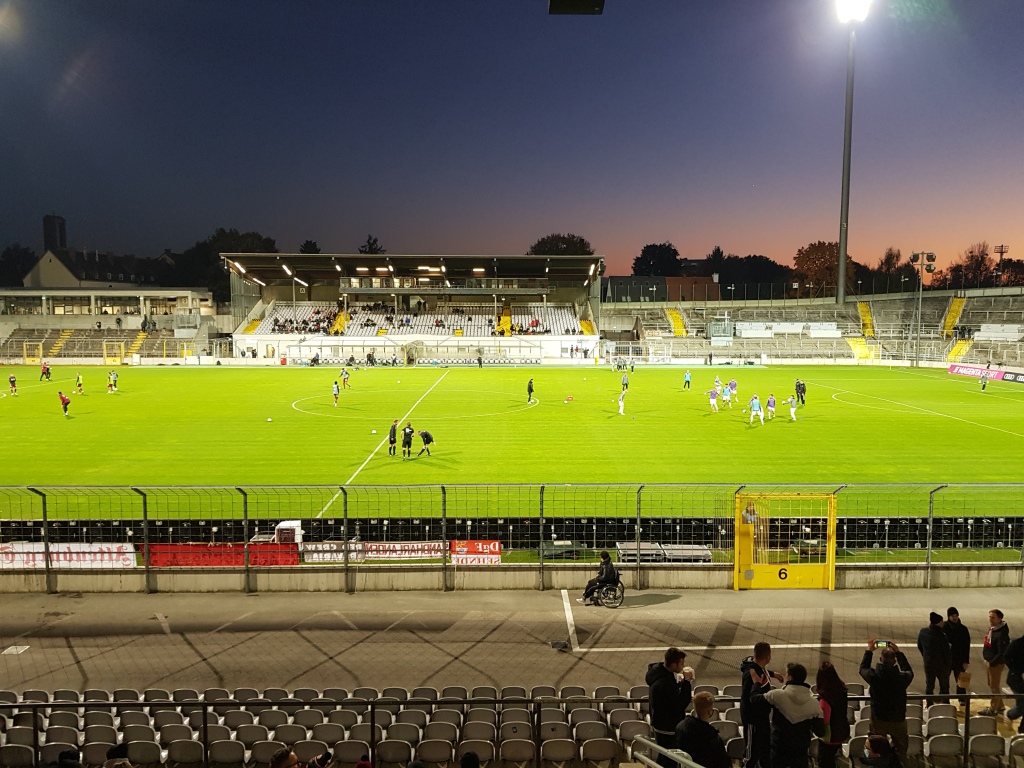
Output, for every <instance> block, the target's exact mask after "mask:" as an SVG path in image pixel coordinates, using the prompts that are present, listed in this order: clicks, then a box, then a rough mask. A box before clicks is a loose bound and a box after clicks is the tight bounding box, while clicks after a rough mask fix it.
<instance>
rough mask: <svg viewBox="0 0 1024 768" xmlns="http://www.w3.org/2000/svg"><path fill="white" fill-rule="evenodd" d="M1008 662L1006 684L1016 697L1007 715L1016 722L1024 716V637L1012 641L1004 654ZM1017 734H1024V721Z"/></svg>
mask: <svg viewBox="0 0 1024 768" xmlns="http://www.w3.org/2000/svg"><path fill="white" fill-rule="evenodd" d="M1003 659H1004V660H1005V661H1006V684H1007V685H1008V686H1010V690H1011V691H1013V692H1014V693H1015V694H1017V695H1016V696H1014V698H1013V706H1012V707H1010V711H1009V712H1007V713H1006V717H1007V719H1009V720H1011V721H1012V720H1016V719H1018V718H1020V717H1021V716H1022V715H1024V637H1018V638H1016V639H1014V640H1011V641H1010V642H1009V643H1008V644H1007V646H1006V650H1005V651H1004V652H1003ZM1017 733H1024V720H1021V723H1020V725H1019V726H1017Z"/></svg>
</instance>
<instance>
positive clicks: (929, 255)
mask: <svg viewBox="0 0 1024 768" xmlns="http://www.w3.org/2000/svg"><path fill="white" fill-rule="evenodd" d="M924 258H925V261H928V262H932V261H935V254H934V253H926V254H925V255H924Z"/></svg>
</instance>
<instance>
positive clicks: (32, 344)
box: [24, 341, 43, 365]
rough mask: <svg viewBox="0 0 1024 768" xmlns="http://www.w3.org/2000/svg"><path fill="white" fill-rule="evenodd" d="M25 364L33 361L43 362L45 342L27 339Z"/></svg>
mask: <svg viewBox="0 0 1024 768" xmlns="http://www.w3.org/2000/svg"><path fill="white" fill-rule="evenodd" d="M24 356H25V365H29V364H31V363H41V362H43V342H41V341H26V342H25V350H24Z"/></svg>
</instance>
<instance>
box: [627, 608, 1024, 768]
mask: <svg viewBox="0 0 1024 768" xmlns="http://www.w3.org/2000/svg"><path fill="white" fill-rule="evenodd" d="M917 648H918V651H919V653H920V654H921V660H922V663H923V669H924V672H925V688H926V695H927V696H932V698H931V699H929V701H928V704H929V705H931V704H949V699H948V698H947V697H946V696H945V695H947V694H949V691H950V678H951V676H952V677H953V680H954V684H955V686H956V692H957V694H958V695H959V696H961V697H963V696H966V688H967V686H968V685H969V684H970V671H969V669H970V649H971V635H970V631H969V630H968V629H967V627H965V626H964V625H963V623H962V622H961V621H960V615H959V611H957V609H956V608H955V607H951V608H949V609H948V610H947V611H946V616H945V617H943V616H942V615H940V614H938V613H931V614H930V615H929V620H928V626H926V627H924V628H922V629H921V631H920V633H919V635H918V639H917ZM876 653H877V654H878V657H877V661H876V658H875V654H876ZM685 661H686V653H685V652H684V651H682V650H680V649H678V648H669V649H668V650H667V651H666V652H665V655H664V659H663V660H662V661H661V662H656V663H653V664H650V665H649V666H648V668H647V673H646V682H647V685H648V687H649V691H650V693H649V696H650V722H651V730H652V731H653V734H654V740H655V741H656V742H657V744H658V745H659V746H660V747H663V748H665V749H679V750H682V751H684V752H686V753H687V754H688V755H689V756H690V758H691V759H692V760H693V761H694V762H696V763H698V764H699V765H701V766H704V768H729V766H730V765H731V764H732V761H731V759H730V757H729V755H728V752H727V749H726V745H725V742H724V741H723V740H722V738H721V736H720V733H719V731H718V730H717V729H716V728H715V727H714V726H713V725H712V724H711V721H712V720H714V719H716V717H717V715H716V712H715V697H714V694H712V693H710V692H707V691H701V692H699V693H697V694H696V695H694V694H693V685H694V671H693V669H691V668H690V667H687V666H685ZM771 661H772V649H771V646H770V645H769V644H768V643H766V642H760V643H756V644H755V645H754V648H753V654H752V655H751V656H748V657H747V658H745V659H744V660H743V661H742V662H741V663H740V667H739V674H740V681H739V682H740V683H741V686H740V690H741V693H740V695H739V720H740V722H741V724H742V726H743V735H744V746H745V750H746V751H745V754H744V759H743V768H807V766H808V763H809V755H810V754H811V753H812V741H813V740H814V739H817V745H816V746H817V764H818V767H819V768H836V765H837V758H838V756H839V755H840V753H841V752H842V749H843V745H844V744H846V743H847V742H849V741H850V737H851V727H850V720H849V714H848V712H849V707H850V702H849V694H848V689H847V685H846V683H844V682H843V679H842V678H841V677H840V675H839V671H838V670H837V669H836V667H835V666H834V665H833V664H832V662H831V661H830V660H828V659H824V660H821V661H820V662H819V664H818V667H817V673H816V675H815V679H814V680H813V683H814V687H813V688H812V687H811V682H812V681H810V680H809V679H808V668H807V667H806V666H804V665H803V664H800V663H797V662H790V663H788V664H787V665H786V668H785V673H784V674H783V673H782V672H781V671H780V672H775V671H773V670H772V669H771V668H770V666H769V665H770V664H771ZM982 663H983V664H984V667H985V669H986V672H987V676H986V686H987V688H988V690H989V691H990V692H991V693H992V698H991V700H990V702H989V704H988V706H987V707H985V708H984V709H982V710H981V711H980V712H977V714H979V715H983V716H989V717H995V718H999V717H1001V716H1004V715H1005V717H1006V718H1007V720H1008V721H1010V722H1011V723H1012V722H1013V721H1015V720H1021V723H1020V725H1019V726H1018V728H1017V730H1018V733H1024V719H1022V716H1024V637H1019V638H1017V639H1014V640H1012V641H1011V640H1010V633H1009V629H1008V627H1007V625H1006V622H1005V620H1004V618H1003V613H1002V611H1000V610H999V609H992V610H991V611H990V612H989V627H988V629H987V631H986V633H985V640H984V644H983V650H982ZM1004 670H1005V672H1006V674H1007V684H1008V685H1009V687H1010V689H1011V690H1012V691H1013V692H1014V694H1016V696H1015V702H1016V703H1015V706H1013V707H1012V708H1011V709H1010V710H1009V711H1007V710H1006V709H1005V708H1004V706H1003V699H1002V695H1001V691H1002V675H1003V672H1004ZM858 674H859V676H860V677H861V679H863V681H864V683H865V684H866V686H867V696H868V697H869V698H870V721H869V730H868V734H867V739H866V743H865V746H864V748H863V754H861V752H860V751H859V749H860V748H859V747H858V754H857V756H856V757H857V759H858V761H859V762H861V763H864V764H866V765H869V766H872V767H873V768H902V767H904V766H907V765H908V748H909V735H908V723H907V711H908V709H907V699H908V694H907V691H908V689H909V687H910V685H911V683H912V682H913V680H914V670H913V668H912V666H911V663H910V660H909V659H908V658H907V656H906V654H905V653H904V652H903V651H902V650H900V648H899V646H897V644H896V643H894V642H892V641H890V640H884V639H876V638H871V639H870V640H869V641H868V643H867V647H866V649H865V651H864V654H863V656H862V657H861V660H860V665H859V668H858ZM936 687H938V694H937V695H936V694H935V689H936ZM691 703H692V705H693V709H692V711H691V712H689V714H687V710H688V709H689V707H690V705H691ZM960 703H961V705H966V704H967V703H968V702H967V700H966V699H961V701H960ZM850 757H851V758H852V757H853V755H852V754H851V755H850ZM658 763H659V764H660V765H662V766H664V768H676V765H677V764H676V763H675V761H674V760H672V759H671V758H669V757H667V756H666V755H660V754H659V756H658Z"/></svg>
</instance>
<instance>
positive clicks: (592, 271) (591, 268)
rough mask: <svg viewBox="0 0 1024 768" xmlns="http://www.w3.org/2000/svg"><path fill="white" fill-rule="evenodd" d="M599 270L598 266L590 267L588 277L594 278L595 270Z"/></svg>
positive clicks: (592, 265)
mask: <svg viewBox="0 0 1024 768" xmlns="http://www.w3.org/2000/svg"><path fill="white" fill-rule="evenodd" d="M595 269H597V264H591V265H590V271H589V272H588V273H587V275H588V276H593V274H594V270H595Z"/></svg>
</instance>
